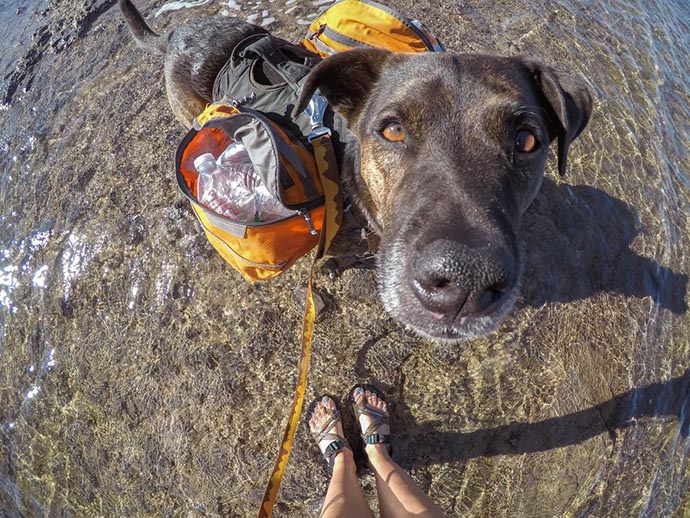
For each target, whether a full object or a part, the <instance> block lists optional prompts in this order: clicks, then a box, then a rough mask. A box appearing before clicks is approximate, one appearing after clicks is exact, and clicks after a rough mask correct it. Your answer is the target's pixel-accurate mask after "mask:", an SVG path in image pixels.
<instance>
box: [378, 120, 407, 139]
mask: <svg viewBox="0 0 690 518" xmlns="http://www.w3.org/2000/svg"><path fill="white" fill-rule="evenodd" d="M381 135H382V136H383V138H385V139H386V140H388V141H390V142H402V141H403V140H405V130H404V129H403V127H402V124H400V123H399V122H391V123H390V124H388V125H387V126H386V127H385V128H383V131H381Z"/></svg>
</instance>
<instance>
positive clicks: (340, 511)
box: [307, 396, 373, 518]
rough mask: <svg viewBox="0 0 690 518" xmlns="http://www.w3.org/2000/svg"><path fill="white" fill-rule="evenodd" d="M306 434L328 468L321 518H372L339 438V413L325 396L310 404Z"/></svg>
mask: <svg viewBox="0 0 690 518" xmlns="http://www.w3.org/2000/svg"><path fill="white" fill-rule="evenodd" d="M307 421H308V424H309V431H310V432H311V433H312V435H313V436H314V438H315V440H317V442H318V445H319V450H320V451H321V453H322V454H323V455H324V457H325V458H326V460H327V462H329V465H330V466H331V468H332V474H331V481H330V483H329V484H328V490H327V491H326V499H325V500H324V504H323V509H322V510H321V517H322V518H338V517H340V518H352V517H357V518H359V517H362V518H373V514H372V513H371V510H370V509H369V507H368V506H367V502H366V500H365V498H364V493H363V492H362V488H361V486H360V485H359V480H358V479H357V467H356V466H355V461H354V457H353V456H352V450H351V449H350V448H349V446H347V441H346V440H345V439H344V438H343V426H342V424H341V422H340V413H339V412H338V409H337V407H336V406H335V401H333V400H332V399H331V398H330V397H328V396H323V397H322V398H321V399H318V400H316V401H315V402H314V403H312V406H311V407H310V409H309V411H308V412H307Z"/></svg>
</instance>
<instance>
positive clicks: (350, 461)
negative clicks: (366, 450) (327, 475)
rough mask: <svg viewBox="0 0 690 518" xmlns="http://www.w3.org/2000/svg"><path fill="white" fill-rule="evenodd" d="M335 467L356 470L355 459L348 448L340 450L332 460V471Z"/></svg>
mask: <svg viewBox="0 0 690 518" xmlns="http://www.w3.org/2000/svg"><path fill="white" fill-rule="evenodd" d="M336 467H344V468H356V465H355V457H354V455H353V454H352V450H351V449H350V448H342V449H341V450H340V451H339V452H338V454H337V455H336V456H335V457H334V458H333V469H335V468H336Z"/></svg>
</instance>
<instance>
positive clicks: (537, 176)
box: [119, 0, 592, 342]
mask: <svg viewBox="0 0 690 518" xmlns="http://www.w3.org/2000/svg"><path fill="white" fill-rule="evenodd" d="M119 3H120V8H121V10H122V12H123V14H124V16H125V19H126V20H127V23H128V25H129V28H130V31H131V33H132V35H133V36H134V38H135V40H136V41H137V42H138V43H139V44H140V45H141V46H143V47H145V48H147V49H149V50H153V51H156V52H159V53H162V54H164V55H165V85H166V89H167V95H168V99H169V101H170V105H171V107H172V110H173V113H174V114H175V116H176V117H177V118H178V119H179V120H180V122H181V123H182V124H183V125H184V126H185V127H186V128H190V127H191V125H192V120H193V119H194V117H196V115H198V114H199V113H200V112H201V111H202V110H203V109H204V108H205V106H206V105H207V103H209V102H211V101H212V89H213V83H214V80H215V78H216V75H217V74H218V72H219V71H220V69H221V68H222V67H223V65H224V64H225V63H226V61H227V59H228V58H229V56H230V53H231V51H232V49H233V48H234V47H235V45H237V43H239V42H240V41H241V40H243V39H244V38H246V37H248V36H250V35H252V34H256V33H267V31H266V30H265V29H263V28H261V27H258V26H256V25H252V24H249V23H245V22H243V21H240V20H237V19H233V18H229V17H211V18H204V19H199V20H192V21H190V22H188V23H186V24H184V25H181V26H180V27H178V28H176V29H175V30H173V31H172V32H171V33H170V34H168V35H167V36H159V35H158V34H156V33H155V32H153V31H152V30H151V29H150V28H149V26H148V25H147V24H146V22H145V20H144V19H143V17H142V16H141V14H140V13H139V12H138V11H137V10H136V8H135V7H134V6H133V5H132V3H131V1H130V0H119ZM316 89H319V90H320V92H321V94H322V95H323V96H324V97H325V98H326V99H327V100H328V102H329V104H330V105H331V106H332V108H333V109H334V110H335V111H336V112H337V113H338V114H340V115H341V116H342V117H344V118H345V120H346V122H347V127H348V131H349V134H348V135H347V139H346V140H345V148H344V150H343V152H342V153H340V156H339V157H338V160H339V165H340V170H341V175H342V181H343V189H344V193H345V195H346V196H347V197H349V199H350V200H351V202H352V203H353V205H354V207H355V208H356V209H357V212H358V213H359V214H361V215H363V217H364V219H365V225H366V226H367V227H368V228H369V229H370V230H372V231H373V232H375V233H376V234H377V235H378V237H379V239H380V244H379V252H378V259H377V276H378V280H379V291H380V295H381V298H382V300H383V303H384V306H385V307H386V309H387V311H388V312H389V313H390V314H391V315H392V316H393V317H394V318H395V319H397V320H398V321H400V322H402V323H403V324H406V325H407V326H408V327H410V328H411V329H413V330H414V331H416V332H417V333H419V334H420V335H422V336H425V337H429V338H431V339H434V340H438V341H450V342H457V341H461V340H466V339H470V338H474V337H478V336H482V335H485V334H488V333H490V332H492V331H493V330H495V329H496V328H497V327H498V325H499V324H500V323H501V322H502V321H503V319H504V318H505V317H506V315H507V314H508V313H509V312H510V310H511V309H512V307H513V306H514V304H515V301H516V299H517V297H518V295H519V292H520V283H521V278H522V272H523V258H522V253H521V250H520V239H519V227H520V220H521V216H522V214H523V212H524V211H525V209H526V208H527V207H528V206H529V204H530V203H531V201H532V200H533V198H534V197H535V195H536V193H537V191H538V190H539V187H540V185H541V182H542V179H543V175H544V167H545V163H546V158H547V154H548V148H549V145H550V143H551V142H552V141H554V140H557V142H558V149H557V157H558V162H559V164H558V168H559V172H560V174H561V175H562V174H564V172H565V169H566V159H567V154H568V148H569V145H570V143H571V142H572V141H573V140H574V139H575V138H576V137H577V136H578V135H579V134H580V133H581V132H582V130H583V129H584V128H585V126H586V124H587V122H588V120H589V118H590V115H591V111H592V97H591V95H590V93H589V91H588V89H587V88H586V86H585V85H584V84H583V82H582V81H581V80H579V79H577V78H574V77H571V76H569V75H566V74H563V73H560V72H558V71H556V70H554V69H553V68H551V67H549V66H546V65H544V64H542V63H540V62H538V61H535V60H532V59H527V58H522V57H498V56H490V55H479V54H453V53H449V52H448V53H445V52H443V53H419V54H396V53H391V52H389V51H386V50H381V49H373V48H368V49H356V50H351V51H348V52H343V53H339V54H336V55H334V56H331V57H329V58H326V59H324V60H323V61H321V62H320V63H318V64H317V65H316V66H315V67H314V68H313V69H312V70H311V72H310V73H309V75H308V77H307V79H306V81H305V83H304V84H303V87H302V90H301V94H300V97H299V100H298V102H297V106H296V107H295V111H294V113H299V112H300V111H301V110H303V109H304V108H305V107H306V105H307V103H308V101H309V99H310V98H311V96H312V94H313V93H314V91H315V90H316Z"/></svg>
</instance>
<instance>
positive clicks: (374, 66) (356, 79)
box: [292, 49, 391, 120]
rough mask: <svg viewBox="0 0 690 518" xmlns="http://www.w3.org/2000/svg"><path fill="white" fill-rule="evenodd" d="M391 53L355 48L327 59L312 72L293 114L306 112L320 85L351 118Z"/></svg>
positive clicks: (321, 89) (344, 114)
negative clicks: (305, 109)
mask: <svg viewBox="0 0 690 518" xmlns="http://www.w3.org/2000/svg"><path fill="white" fill-rule="evenodd" d="M390 56H391V52H389V51H387V50H382V49H355V50H349V51H347V52H341V53H339V54H335V55H334V56H331V57H329V58H327V59H324V60H323V61H321V62H320V63H319V64H318V65H316V66H315V67H314V69H313V70H312V71H311V72H309V75H308V76H307V79H306V80H305V82H304V84H303V85H302V90H301V91H300V95H299V99H298V100H297V104H296V106H295V108H294V110H293V111H292V116H293V117H296V116H297V115H299V114H300V113H302V111H303V110H304V108H306V106H307V104H309V100H310V99H311V96H312V95H313V94H314V91H315V90H316V89H317V88H318V89H319V90H320V91H321V95H323V96H324V97H325V98H326V100H328V102H329V104H330V105H331V106H332V107H333V109H334V110H335V111H337V112H338V113H339V114H340V115H342V116H343V117H345V118H346V119H348V120H350V119H351V118H352V117H353V116H354V115H356V114H357V112H358V111H359V109H360V108H361V106H362V104H363V101H364V100H365V99H366V97H367V95H368V94H369V92H370V90H371V87H372V85H373V84H374V83H375V82H376V81H377V80H378V78H379V75H380V74H381V70H382V69H383V64H384V63H385V62H386V60H387V59H388V58H389V57H390Z"/></svg>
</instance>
